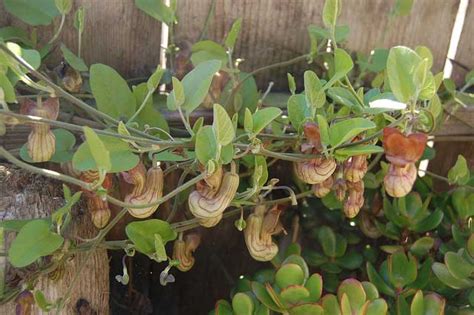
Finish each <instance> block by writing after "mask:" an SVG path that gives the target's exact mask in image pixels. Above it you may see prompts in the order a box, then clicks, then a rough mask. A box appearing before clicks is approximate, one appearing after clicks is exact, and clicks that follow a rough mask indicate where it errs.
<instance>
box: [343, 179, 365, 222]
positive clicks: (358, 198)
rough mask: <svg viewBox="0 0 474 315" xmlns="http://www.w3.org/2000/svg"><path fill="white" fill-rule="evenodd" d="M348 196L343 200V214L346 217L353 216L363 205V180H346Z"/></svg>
mask: <svg viewBox="0 0 474 315" xmlns="http://www.w3.org/2000/svg"><path fill="white" fill-rule="evenodd" d="M347 187H348V190H347V191H348V196H347V199H346V201H345V202H344V214H345V215H346V217H347V218H354V217H355V216H357V214H359V211H360V208H362V206H363V205H364V182H363V181H359V182H356V183H351V182H347Z"/></svg>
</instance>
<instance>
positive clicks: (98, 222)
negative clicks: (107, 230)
mask: <svg viewBox="0 0 474 315" xmlns="http://www.w3.org/2000/svg"><path fill="white" fill-rule="evenodd" d="M99 178H100V176H99V172H97V171H86V172H82V174H81V176H80V179H81V180H83V181H85V182H88V183H94V182H96V181H97V180H99ZM112 186H113V182H112V175H111V174H107V175H106V176H105V178H104V181H103V182H102V187H103V188H105V189H107V190H109V189H111V188H112ZM82 191H83V192H84V196H85V198H86V203H87V209H88V210H89V213H90V214H91V220H92V223H94V226H96V227H97V228H99V229H101V228H103V227H104V226H106V225H107V223H108V222H109V219H110V215H111V212H110V209H109V204H108V202H107V200H104V199H103V198H102V196H99V195H98V194H97V193H95V192H93V191H89V190H84V189H83V190H82Z"/></svg>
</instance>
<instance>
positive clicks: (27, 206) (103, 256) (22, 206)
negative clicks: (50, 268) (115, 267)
mask: <svg viewBox="0 0 474 315" xmlns="http://www.w3.org/2000/svg"><path fill="white" fill-rule="evenodd" d="M63 205H64V199H63V195H62V186H61V183H59V182H57V181H53V180H50V179H47V178H45V177H42V176H38V175H33V174H30V173H28V172H26V171H24V170H20V169H17V168H15V167H12V166H10V165H0V221H3V220H11V219H33V218H43V217H47V216H49V215H50V214H51V213H52V212H53V211H54V210H55V209H58V208H59V207H61V206H63ZM71 225H72V226H73V227H72V228H71V232H70V233H71V235H73V236H76V237H79V238H92V237H94V236H95V235H96V234H97V230H96V229H95V227H94V226H93V224H92V223H91V221H90V217H89V214H88V213H87V212H86V211H85V208H84V207H83V206H82V205H81V204H79V205H78V206H76V207H74V209H73V222H72V223H71ZM12 234H13V233H8V235H6V236H5V243H6V248H8V245H9V243H10V242H11V240H12V239H13V236H14V235H12ZM85 256H86V253H79V254H76V255H74V257H73V259H72V260H71V261H70V262H68V263H67V264H66V265H65V269H64V273H63V275H62V276H61V277H59V279H57V280H52V279H50V277H48V276H43V277H41V278H40V279H39V280H38V282H37V284H36V286H35V288H36V289H39V290H41V291H43V293H44V295H45V297H46V298H47V299H48V300H49V301H52V302H53V301H56V300H57V299H58V298H61V297H63V296H64V294H65V292H66V291H67V290H68V288H69V287H70V286H71V285H72V286H74V287H73V290H72V294H71V296H70V298H69V300H68V301H67V302H66V304H65V307H64V309H63V311H62V314H108V313H109V264H108V258H107V251H106V250H102V249H101V250H96V251H95V252H94V253H92V254H91V256H90V257H89V259H87V261H86V257H85ZM0 259H6V258H5V257H3V258H2V257H0ZM83 264H86V265H85V266H84V268H83V269H82V273H81V274H80V275H79V277H78V280H77V281H76V282H74V283H73V280H72V279H73V278H74V277H75V275H76V273H77V272H78V270H79V269H80V268H81V266H82V265H83ZM0 265H2V264H0ZM23 272H24V270H23ZM21 273H22V270H17V269H15V268H13V267H12V266H11V265H9V264H8V262H7V264H6V282H7V283H8V282H11V281H12V280H13V279H15V280H17V279H18V278H20V279H21ZM19 283H20V284H21V280H20V282H19ZM86 309H87V310H86ZM42 313H44V312H42V311H41V310H40V309H39V307H37V306H36V305H35V306H34V308H33V312H32V314H42ZM0 314H15V303H14V302H9V303H6V304H4V305H0Z"/></svg>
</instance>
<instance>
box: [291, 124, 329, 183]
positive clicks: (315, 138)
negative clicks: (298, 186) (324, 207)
mask: <svg viewBox="0 0 474 315" xmlns="http://www.w3.org/2000/svg"><path fill="white" fill-rule="evenodd" d="M303 128H304V134H305V136H306V139H307V143H303V144H302V145H301V151H302V152H303V153H307V154H312V153H313V154H316V153H319V152H320V150H321V149H322V145H321V136H320V133H319V127H318V126H317V125H316V124H315V123H306V124H305V125H304V127H303ZM294 169H295V173H296V176H298V178H299V179H301V180H302V181H303V182H305V183H307V184H320V183H322V182H324V181H325V180H326V179H328V178H329V177H330V176H331V175H332V174H333V173H334V171H335V169H336V162H335V161H334V159H332V158H325V157H318V158H315V159H311V160H308V161H302V162H295V163H294Z"/></svg>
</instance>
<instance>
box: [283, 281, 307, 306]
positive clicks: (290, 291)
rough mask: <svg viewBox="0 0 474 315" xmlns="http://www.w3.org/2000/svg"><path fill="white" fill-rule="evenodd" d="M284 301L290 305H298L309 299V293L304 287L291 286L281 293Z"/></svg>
mask: <svg viewBox="0 0 474 315" xmlns="http://www.w3.org/2000/svg"><path fill="white" fill-rule="evenodd" d="M280 295H281V298H282V299H283V301H285V302H287V303H290V304H298V303H301V302H302V301H304V300H306V299H307V298H308V297H309V291H308V289H306V288H305V287H304V286H302V285H290V286H287V287H285V288H283V289H282V290H281V292H280Z"/></svg>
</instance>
